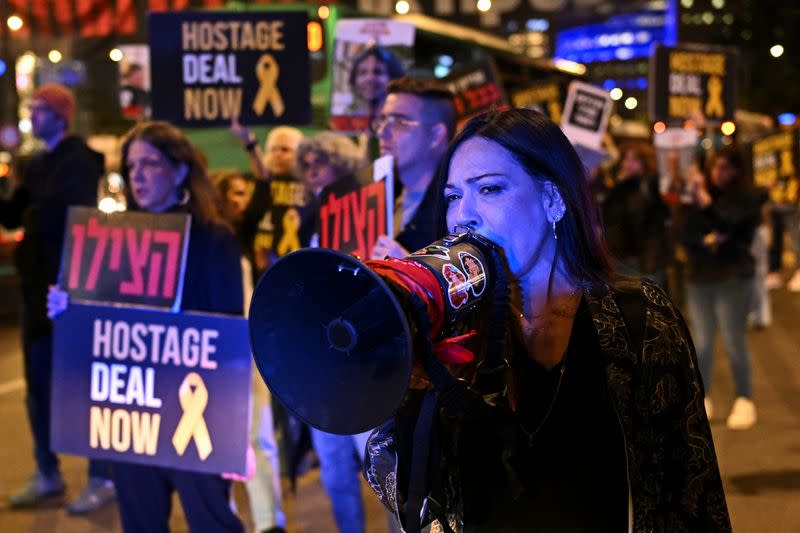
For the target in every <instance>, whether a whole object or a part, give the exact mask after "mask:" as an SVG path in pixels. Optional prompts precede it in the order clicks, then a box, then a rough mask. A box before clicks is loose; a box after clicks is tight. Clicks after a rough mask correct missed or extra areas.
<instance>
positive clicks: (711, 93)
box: [706, 76, 725, 118]
mask: <svg viewBox="0 0 800 533" xmlns="http://www.w3.org/2000/svg"><path fill="white" fill-rule="evenodd" d="M723 115H725V104H723V103H722V80H721V79H719V76H711V77H710V78H709V79H708V100H707V101H706V116H707V117H720V118H721V117H722V116H723Z"/></svg>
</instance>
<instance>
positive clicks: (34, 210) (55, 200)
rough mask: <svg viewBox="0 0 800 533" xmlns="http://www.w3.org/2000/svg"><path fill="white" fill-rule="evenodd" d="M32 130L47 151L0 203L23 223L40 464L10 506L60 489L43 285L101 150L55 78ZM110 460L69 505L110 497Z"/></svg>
mask: <svg viewBox="0 0 800 533" xmlns="http://www.w3.org/2000/svg"><path fill="white" fill-rule="evenodd" d="M30 112H31V125H32V130H33V135H34V136H36V137H37V138H39V139H41V140H42V141H44V143H45V145H46V148H45V150H44V152H42V153H40V154H37V155H36V156H34V157H33V159H32V160H31V162H30V164H29V165H28V168H27V169H26V171H25V173H24V176H23V179H22V183H21V184H20V185H19V187H18V188H17V189H16V190H15V191H14V193H13V195H12V197H11V198H10V199H9V200H6V201H3V202H2V203H0V224H2V225H4V226H6V227H8V228H15V227H19V226H22V227H23V228H24V230H25V237H24V238H23V240H22V242H20V243H19V245H18V246H17V249H16V252H15V262H16V266H17V270H18V272H19V276H20V280H21V288H22V348H23V352H24V356H25V361H24V362H25V382H26V385H27V395H26V404H27V408H28V419H29V421H30V425H31V431H32V433H33V442H34V456H35V458H36V466H37V471H36V473H35V474H34V475H33V476H32V477H31V479H30V480H29V481H28V483H27V485H26V486H25V487H23V488H22V489H21V490H20V491H18V492H16V493H14V494H12V496H11V506H12V507H26V506H32V505H35V504H37V503H40V502H41V501H43V500H46V499H48V498H51V497H57V496H61V495H62V494H63V493H64V482H63V480H62V478H61V473H60V471H59V467H58V457H56V455H55V454H54V453H53V452H52V451H51V450H50V379H51V368H52V327H51V324H50V320H49V319H48V318H47V311H46V307H45V304H46V300H47V290H48V286H49V285H52V284H55V283H57V282H58V271H59V264H60V261H61V248H62V242H63V236H64V227H65V221H66V215H67V209H68V208H69V206H72V205H86V206H93V205H96V203H97V183H98V180H99V179H100V177H101V175H102V173H103V156H102V155H101V154H99V153H97V152H95V151H93V150H91V149H90V148H89V147H88V146H87V145H86V142H85V141H84V140H83V139H81V138H80V137H78V136H74V135H69V134H68V131H69V125H70V122H71V121H72V117H73V115H74V113H75V99H74V97H73V95H72V93H71V92H70V90H69V89H67V88H66V87H64V86H62V85H58V84H46V85H42V86H41V87H39V88H38V89H37V90H36V91H35V92H34V94H33V96H32V97H31V100H30ZM108 470H109V465H108V463H101V462H96V461H90V467H89V475H90V483H89V486H87V488H86V490H84V491H83V493H82V494H81V495H80V497H79V498H78V499H77V500H76V501H74V502H72V503H71V504H70V506H69V508H68V509H69V511H70V512H73V513H81V512H88V511H91V510H93V509H95V508H97V507H99V506H100V505H103V504H104V503H106V502H108V501H110V500H112V499H113V498H114V489H113V485H111V484H110V482H109V481H108V480H109V478H110V472H109V471H108Z"/></svg>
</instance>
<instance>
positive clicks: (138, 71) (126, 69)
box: [119, 44, 150, 120]
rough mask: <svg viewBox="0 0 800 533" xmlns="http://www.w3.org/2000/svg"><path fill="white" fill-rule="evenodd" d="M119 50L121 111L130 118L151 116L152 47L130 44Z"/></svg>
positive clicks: (138, 118)
mask: <svg viewBox="0 0 800 533" xmlns="http://www.w3.org/2000/svg"><path fill="white" fill-rule="evenodd" d="M119 50H120V52H122V59H121V60H120V62H119V107H120V112H121V113H122V116H123V117H125V118H127V119H130V120H142V119H146V118H150V47H149V46H147V45H146V44H128V45H121V46H120V47H119Z"/></svg>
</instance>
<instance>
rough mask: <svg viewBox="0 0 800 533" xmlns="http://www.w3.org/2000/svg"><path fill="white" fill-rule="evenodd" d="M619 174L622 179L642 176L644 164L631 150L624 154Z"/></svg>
mask: <svg viewBox="0 0 800 533" xmlns="http://www.w3.org/2000/svg"><path fill="white" fill-rule="evenodd" d="M619 174H620V178H622V179H625V178H630V177H633V176H643V175H644V164H643V163H642V160H641V159H640V158H639V156H638V155H637V154H636V152H634V151H633V150H628V151H626V152H625V155H624V156H623V157H622V163H621V165H620V173H619Z"/></svg>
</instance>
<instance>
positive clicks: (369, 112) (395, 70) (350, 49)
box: [330, 19, 414, 133]
mask: <svg viewBox="0 0 800 533" xmlns="http://www.w3.org/2000/svg"><path fill="white" fill-rule="evenodd" d="M413 46H414V26H412V25H411V24H408V23H405V22H398V21H395V20H387V19H346V20H340V21H339V22H338V24H337V25H336V45H335V51H334V64H333V88H332V94H331V123H330V126H331V129H332V130H335V131H343V132H350V133H357V132H364V131H368V130H369V129H370V121H371V120H373V119H374V118H376V117H377V114H378V112H379V111H380V108H381V106H382V105H383V101H384V99H385V98H386V87H387V85H388V84H389V81H391V80H393V79H395V78H399V77H401V76H403V74H404V73H405V72H406V71H407V70H408V69H409V67H410V66H411V63H412V62H413Z"/></svg>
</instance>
